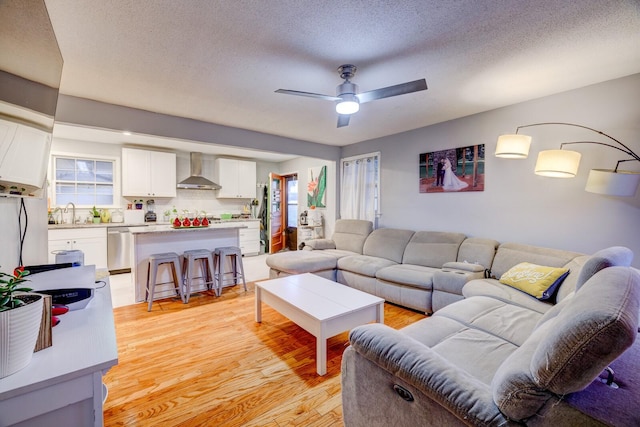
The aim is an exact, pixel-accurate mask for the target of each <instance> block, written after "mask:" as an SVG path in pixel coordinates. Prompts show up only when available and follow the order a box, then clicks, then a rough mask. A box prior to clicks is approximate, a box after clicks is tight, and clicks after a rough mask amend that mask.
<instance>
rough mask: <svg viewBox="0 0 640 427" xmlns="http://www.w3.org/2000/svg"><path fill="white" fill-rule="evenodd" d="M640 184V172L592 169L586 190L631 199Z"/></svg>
mask: <svg viewBox="0 0 640 427" xmlns="http://www.w3.org/2000/svg"><path fill="white" fill-rule="evenodd" d="M638 184H640V172H630V171H617V172H614V171H613V170H611V169H591V171H590V172H589V178H588V179H587V186H586V187H585V190H586V191H588V192H590V193H598V194H607V195H609V196H623V197H630V196H634V195H635V194H636V190H637V189H638Z"/></svg>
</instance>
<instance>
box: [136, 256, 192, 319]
mask: <svg viewBox="0 0 640 427" xmlns="http://www.w3.org/2000/svg"><path fill="white" fill-rule="evenodd" d="M164 264H170V267H171V275H172V276H173V282H163V283H156V280H157V277H158V268H159V267H160V266H161V265H164ZM181 282H182V269H181V268H180V256H179V255H178V254H177V253H175V252H165V253H161V254H151V255H149V264H148V266H147V290H146V295H145V299H146V300H147V301H149V307H148V308H147V311H151V305H152V304H153V297H154V295H155V291H156V285H163V284H165V283H173V285H174V287H175V290H176V295H178V296H180V299H182V300H183V301H184V297H183V295H182V286H181Z"/></svg>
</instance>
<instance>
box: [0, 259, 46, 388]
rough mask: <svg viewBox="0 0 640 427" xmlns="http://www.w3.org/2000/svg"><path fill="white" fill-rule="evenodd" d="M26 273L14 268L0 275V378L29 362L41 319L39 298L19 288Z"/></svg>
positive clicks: (24, 288)
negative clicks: (10, 272)
mask: <svg viewBox="0 0 640 427" xmlns="http://www.w3.org/2000/svg"><path fill="white" fill-rule="evenodd" d="M28 274H29V272H28V271H25V270H24V267H20V268H16V269H15V270H14V272H13V274H7V273H4V272H0V378H4V377H6V376H8V375H11V374H13V373H16V372H18V371H19V370H20V369H22V368H24V367H25V366H27V365H28V364H29V362H31V357H32V356H33V350H34V348H35V346H36V341H37V340H38V333H39V331H40V322H41V319H42V310H43V302H42V295H38V294H30V293H28V292H30V291H31V288H27V287H24V286H23V285H22V283H23V282H25V281H26V280H27V279H25V278H24V277H25V276H26V275H28Z"/></svg>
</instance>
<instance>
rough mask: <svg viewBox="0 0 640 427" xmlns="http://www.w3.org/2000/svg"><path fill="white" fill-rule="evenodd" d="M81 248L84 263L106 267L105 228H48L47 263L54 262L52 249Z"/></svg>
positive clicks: (54, 257) (54, 256) (67, 249)
mask: <svg viewBox="0 0 640 427" xmlns="http://www.w3.org/2000/svg"><path fill="white" fill-rule="evenodd" d="M69 250H81V251H82V252H83V253H84V263H85V265H95V266H96V268H107V228H106V227H95V228H94V227H87V228H65V229H59V230H49V263H54V262H55V259H56V255H55V254H53V253H51V252H53V251H69Z"/></svg>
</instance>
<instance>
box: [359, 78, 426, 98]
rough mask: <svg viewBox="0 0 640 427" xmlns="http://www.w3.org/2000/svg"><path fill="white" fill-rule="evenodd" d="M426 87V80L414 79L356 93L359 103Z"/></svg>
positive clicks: (417, 90)
mask: <svg viewBox="0 0 640 427" xmlns="http://www.w3.org/2000/svg"><path fill="white" fill-rule="evenodd" d="M426 89H427V81H426V80H425V79H420V80H414V81H412V82H407V83H401V84H399V85H395V86H387V87H383V88H380V89H375V90H370V91H368V92H362V93H359V94H358V95H356V96H357V97H358V99H359V100H360V104H363V103H365V102H369V101H373V100H376V99H382V98H389V97H392V96H398V95H404V94H406V93H412V92H419V91H421V90H426Z"/></svg>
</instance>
